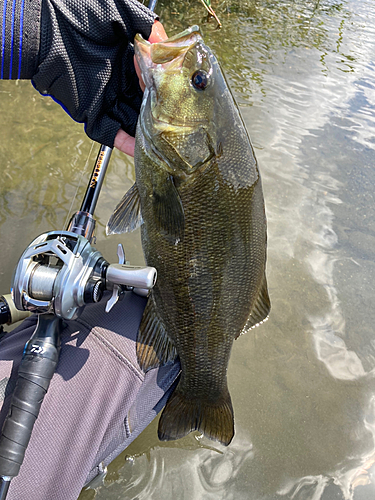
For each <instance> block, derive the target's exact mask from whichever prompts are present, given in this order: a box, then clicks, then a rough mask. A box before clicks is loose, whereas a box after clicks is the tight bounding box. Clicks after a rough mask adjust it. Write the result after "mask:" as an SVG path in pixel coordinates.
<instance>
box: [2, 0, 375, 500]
mask: <svg viewBox="0 0 375 500" xmlns="http://www.w3.org/2000/svg"><path fill="white" fill-rule="evenodd" d="M212 4H213V7H214V8H215V9H216V12H217V14H218V15H219V17H220V19H221V21H222V24H223V28H222V29H221V30H215V22H213V21H212V20H210V21H209V22H208V21H207V19H206V17H205V13H204V12H205V11H204V8H203V6H202V4H201V3H200V2H198V0H197V1H196V2H186V1H183V0H178V1H177V0H176V1H172V0H164V1H160V2H159V3H158V6H157V12H158V13H159V14H160V16H161V20H162V21H163V23H164V24H165V27H166V29H167V32H168V33H169V34H175V33H177V32H178V31H181V30H182V29H184V28H185V27H187V26H188V25H191V24H199V25H200V26H201V29H202V32H203V34H204V37H205V41H206V43H207V44H208V45H210V46H211V47H212V49H213V50H214V51H215V53H216V54H217V56H218V58H219V60H220V61H221V63H222V66H223V68H224V70H225V73H226V75H227V78H228V81H229V83H230V86H231V89H232V91H233V93H234V95H235V97H236V100H237V102H238V104H239V106H240V109H241V113H242V116H243V118H244V121H245V124H246V126H247V128H248V130H249V133H250V136H251V138H252V142H253V145H254V148H255V152H256V155H257V158H258V161H259V165H260V170H261V174H262V178H263V188H264V195H265V202H266V212H267V218H268V238H269V244H268V270H267V275H268V283H269V290H270V297H271V301H272V311H271V316H270V319H269V320H268V322H266V323H265V324H264V325H262V326H261V327H259V328H257V329H255V330H252V331H251V332H250V333H248V334H247V335H245V336H242V337H241V338H240V339H238V340H237V341H236V342H235V343H234V347H233V351H232V356H231V361H230V365H229V388H230V392H231V395H232V399H233V405H234V410H235V422H236V435H235V438H234V440H233V442H232V444H231V445H230V446H229V447H227V448H225V447H223V446H221V445H218V444H217V443H215V442H211V441H209V440H207V439H205V438H201V437H200V436H199V435H194V434H191V435H189V436H187V437H186V438H184V439H182V440H179V441H176V442H170V443H161V442H159V441H158V439H157V437H156V435H157V421H154V422H153V423H152V424H151V425H150V426H149V427H148V428H147V429H146V430H145V431H144V432H143V434H141V436H139V438H137V440H136V441H135V442H134V443H133V444H132V445H131V446H130V447H129V448H128V449H127V450H126V451H125V452H124V453H123V454H122V455H120V457H118V459H116V460H115V461H114V462H113V463H112V464H111V466H110V467H109V473H108V476H107V478H106V480H105V485H104V486H103V487H101V488H99V489H98V490H96V491H94V490H87V491H85V492H83V493H82V494H81V496H80V500H91V499H93V498H95V499H97V500H112V499H113V500H114V499H123V500H130V499H131V500H135V499H137V500H146V499H147V500H159V499H163V500H201V499H203V500H211V499H212V500H214V499H215V500H232V499H233V500H234V499H236V500H238V499H241V500H242V499H244V500H247V499H248V500H284V499H288V500H289V499H290V500H320V499H321V500H371V499H372V498H375V482H374V479H373V478H374V473H375V465H374V464H375V446H374V445H375V381H374V373H375V339H374V326H373V325H374V324H375V308H374V297H375V293H374V292H375V284H374V283H375V262H374V258H375V219H374V215H375V213H374V211H375V204H374V185H375V168H374V161H375V151H374V149H375V119H374V111H375V84H374V82H375V4H374V3H373V1H372V0H347V1H345V0H314V1H307V0H289V1H288V0H272V1H271V0H248V1H242V0H237V1H232V0H226V1H225V0H224V1H223V2H218V1H216V0H213V2H212ZM0 111H1V113H2V116H3V117H6V119H3V120H2V122H1V125H0V134H1V138H2V141H1V144H0V151H1V158H2V165H1V172H2V181H1V183H0V255H1V260H0V278H1V280H0V283H1V284H0V287H1V288H0V293H7V292H8V290H9V283H10V279H11V274H12V270H13V268H14V266H15V265H16V263H17V260H18V257H19V255H20V254H21V253H22V251H23V249H24V248H25V246H26V245H27V244H28V243H29V242H30V241H31V240H32V239H33V237H35V236H36V235H38V234H39V233H41V232H43V231H47V230H52V229H61V228H64V227H65V225H66V220H67V217H68V216H69V215H70V214H71V213H72V212H73V211H74V210H77V209H78V208H79V205H80V200H81V199H82V196H83V192H84V189H85V185H86V183H87V179H88V176H89V172H90V171H91V169H92V166H93V161H94V158H95V155H96V152H97V145H95V146H94V148H93V149H92V150H91V142H90V141H89V140H88V139H87V138H86V137H85V135H84V133H83V131H82V126H81V125H79V124H75V123H72V122H71V120H70V119H69V118H68V117H67V116H65V114H64V112H63V111H62V110H61V109H60V108H59V107H58V106H57V105H56V104H55V103H53V102H52V101H51V100H50V99H46V98H41V97H40V96H39V95H38V94H37V93H36V92H35V91H34V90H33V89H32V87H31V85H30V84H29V83H28V82H19V83H15V82H1V86H0ZM90 151H91V152H90ZM85 165H86V166H85ZM82 171H83V173H82ZM133 176H134V174H133V167H132V162H131V161H130V160H128V159H127V158H125V157H124V156H123V155H121V154H119V153H118V152H115V153H114V155H113V158H112V160H111V164H110V169H109V172H108V175H107V179H106V181H105V186H104V189H103V192H102V194H101V198H100V201H99V205H98V208H97V218H98V237H97V240H98V241H97V247H98V249H99V250H101V251H102V253H103V254H104V255H105V257H106V258H107V260H109V261H115V254H116V245H117V243H118V241H121V242H122V243H123V244H124V246H125V250H126V253H127V259H128V260H130V262H131V263H133V264H138V263H141V262H142V258H141V257H140V240H139V234H131V235H124V236H123V237H121V238H117V239H116V237H112V238H106V237H105V233H104V228H105V224H106V222H107V220H108V217H109V216H110V214H111V212H112V209H113V207H114V205H115V204H116V202H117V201H118V200H119V199H120V198H121V196H122V194H123V192H124V191H125V190H126V189H127V188H128V187H130V185H131V184H132V182H133V181H134V177H133ZM77 186H78V187H77Z"/></svg>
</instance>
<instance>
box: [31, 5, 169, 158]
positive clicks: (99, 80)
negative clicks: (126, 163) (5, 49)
mask: <svg viewBox="0 0 375 500" xmlns="http://www.w3.org/2000/svg"><path fill="white" fill-rule="evenodd" d="M43 2H44V3H45V4H46V8H45V9H43V15H42V16H41V21H40V23H41V24H40V33H41V34H42V35H43V36H41V37H40V43H39V44H38V50H39V52H38V54H37V56H36V57H35V58H34V59H33V60H32V62H33V65H32V67H30V69H29V68H28V67H27V68H26V69H27V71H26V70H25V71H24V72H23V77H24V78H31V79H32V82H33V84H34V87H35V88H36V89H37V90H39V92H40V93H41V94H42V95H48V96H51V97H52V98H53V99H54V100H55V101H56V102H57V103H58V104H60V105H61V106H62V108H63V109H64V110H65V111H66V112H67V113H68V114H69V116H70V117H71V118H73V120H75V121H76V122H79V123H83V124H84V126H85V132H86V134H87V135H88V136H89V137H90V138H91V139H94V140H95V141H97V142H99V143H100V144H104V145H106V146H109V147H113V146H114V142H115V138H116V136H117V134H118V132H119V129H120V127H121V129H122V130H123V131H124V132H126V134H127V135H129V136H134V135H135V130H136V124H137V120H138V115H139V112H140V107H141V103H142V90H141V88H140V86H139V83H138V76H137V73H136V70H135V66H134V58H133V56H134V50H133V46H132V42H133V40H134V37H135V35H136V34H137V33H140V34H141V35H142V36H143V38H145V39H151V40H154V41H157V40H159V39H160V30H161V25H160V23H156V26H154V23H155V17H156V15H155V14H154V13H153V12H151V11H150V10H149V9H147V7H145V6H144V5H142V3H140V2H138V1H137V0H105V2H103V0H85V1H84V2H77V0H43ZM152 32H153V33H152ZM162 32H164V29H162ZM164 33H165V32H164ZM34 61H36V62H34ZM34 64H35V65H34ZM132 142H133V141H129V139H128V138H127V136H126V135H124V133H123V132H120V133H119V135H118V137H117V139H116V145H117V146H118V147H119V148H120V149H121V150H123V151H126V152H128V153H130V154H132V150H133V147H132Z"/></svg>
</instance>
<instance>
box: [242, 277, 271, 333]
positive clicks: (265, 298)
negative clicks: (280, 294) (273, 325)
mask: <svg viewBox="0 0 375 500" xmlns="http://www.w3.org/2000/svg"><path fill="white" fill-rule="evenodd" d="M270 309H271V302H270V298H269V295H268V289H267V279H266V275H265V274H264V276H263V280H262V284H261V287H260V292H259V294H258V297H257V299H256V301H255V303H254V305H253V307H252V309H251V312H250V316H249V317H248V319H247V321H246V324H245V326H244V327H243V329H242V330H241V332H240V334H239V335H237V336H236V338H238V337H239V336H240V335H243V334H244V333H246V332H247V331H248V330H251V329H252V328H254V327H256V326H258V325H260V324H261V323H263V322H264V321H266V320H267V319H268V315H269V313H270Z"/></svg>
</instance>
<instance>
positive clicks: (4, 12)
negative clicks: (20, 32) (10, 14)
mask: <svg viewBox="0 0 375 500" xmlns="http://www.w3.org/2000/svg"><path fill="white" fill-rule="evenodd" d="M6 13H7V0H4V8H3V36H2V38H1V72H0V78H1V80H3V78H4V51H5V21H6Z"/></svg>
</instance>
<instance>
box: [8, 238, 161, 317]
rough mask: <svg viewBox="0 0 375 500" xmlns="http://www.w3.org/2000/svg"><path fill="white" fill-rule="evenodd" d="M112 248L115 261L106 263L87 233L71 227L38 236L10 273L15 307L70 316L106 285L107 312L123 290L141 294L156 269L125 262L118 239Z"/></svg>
mask: <svg viewBox="0 0 375 500" xmlns="http://www.w3.org/2000/svg"><path fill="white" fill-rule="evenodd" d="M117 254H118V257H119V263H118V264H109V263H108V262H107V261H106V260H105V259H104V258H103V256H102V254H101V253H100V252H99V251H98V250H96V249H95V248H94V247H93V246H91V244H90V243H89V241H88V239H86V238H85V237H84V236H82V235H80V234H76V233H73V232H71V231H50V232H48V233H44V234H42V235H40V236H38V237H37V238H36V239H35V240H34V241H32V242H31V243H30V245H29V246H28V248H27V249H26V250H25V251H24V253H23V254H22V256H21V258H20V260H19V262H18V265H17V268H16V270H15V273H14V276H13V279H12V290H11V291H12V297H13V301H14V303H15V306H16V308H17V309H19V310H24V311H31V312H34V313H39V314H42V313H54V314H55V315H56V316H58V317H60V318H63V319H66V320H70V319H75V318H77V317H78V316H79V315H80V313H81V310H82V308H83V307H84V306H85V305H86V304H89V303H93V302H99V301H100V300H101V298H102V296H103V292H104V290H112V297H111V298H110V299H109V301H108V302H107V306H106V311H107V312H109V311H110V309H111V308H112V307H113V305H114V304H115V303H116V302H117V300H118V297H119V295H120V294H121V293H122V292H123V291H124V290H133V291H134V292H135V293H138V294H139V295H143V296H147V295H148V293H149V290H150V289H151V288H152V287H153V286H154V284H155V282H156V276H157V273H156V269H155V268H153V267H134V266H129V265H126V264H125V254H124V250H123V248H122V245H119V246H118V251H117Z"/></svg>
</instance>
